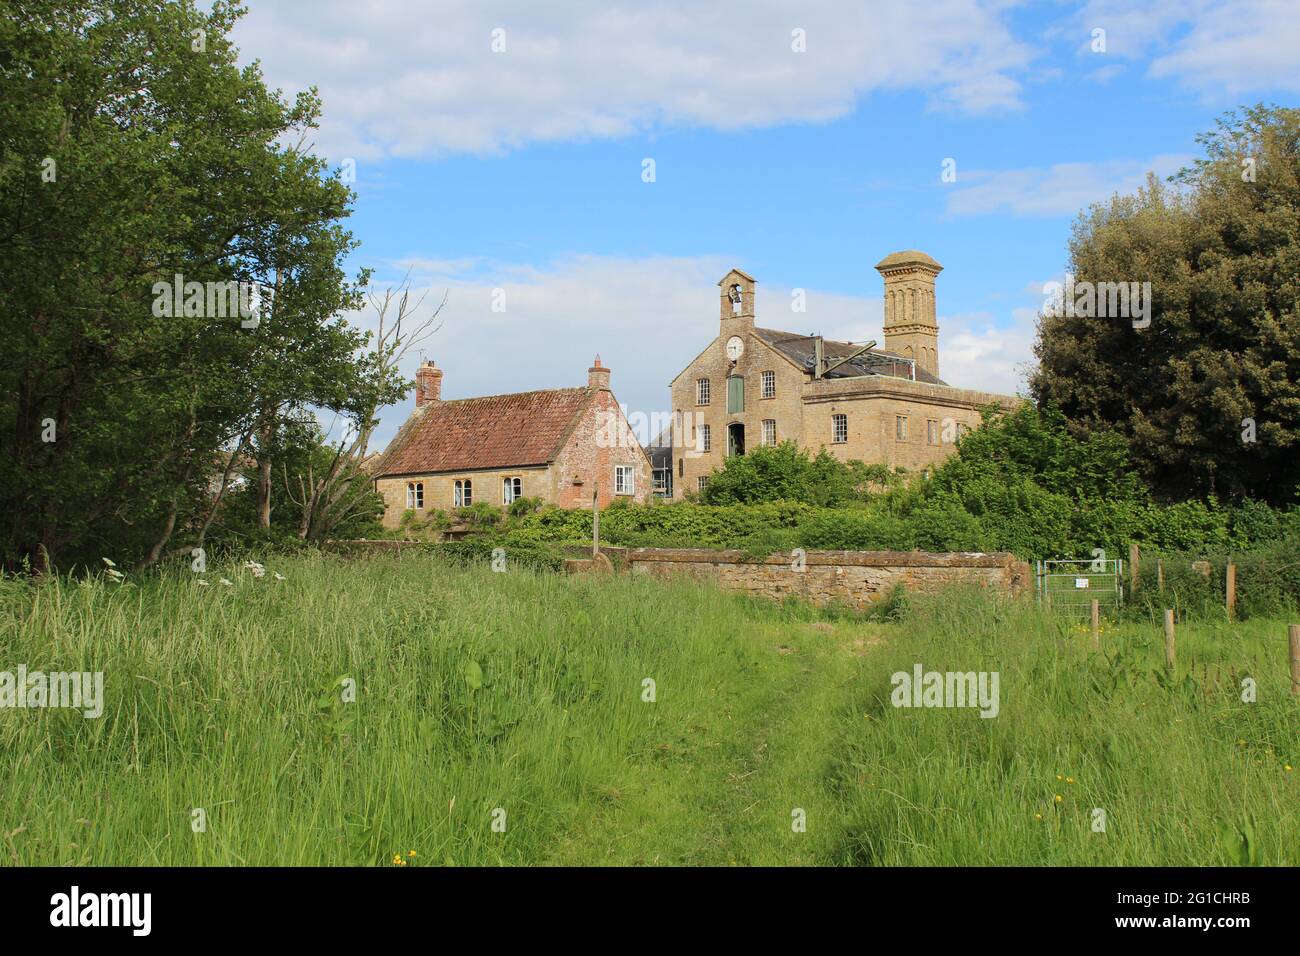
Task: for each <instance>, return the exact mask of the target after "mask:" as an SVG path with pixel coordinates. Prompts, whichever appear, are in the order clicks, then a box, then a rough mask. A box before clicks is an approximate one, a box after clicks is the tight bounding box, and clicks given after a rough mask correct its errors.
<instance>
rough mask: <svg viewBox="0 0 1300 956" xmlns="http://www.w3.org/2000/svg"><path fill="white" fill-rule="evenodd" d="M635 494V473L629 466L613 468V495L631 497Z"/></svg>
mask: <svg viewBox="0 0 1300 956" xmlns="http://www.w3.org/2000/svg"><path fill="white" fill-rule="evenodd" d="M635 493H636V473H635V472H634V471H633V470H632V466H631V465H615V466H614V494H616V495H631V494H635Z"/></svg>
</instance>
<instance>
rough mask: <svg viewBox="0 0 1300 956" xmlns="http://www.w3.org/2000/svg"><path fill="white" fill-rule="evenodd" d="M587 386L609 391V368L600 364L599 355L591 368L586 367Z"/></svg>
mask: <svg viewBox="0 0 1300 956" xmlns="http://www.w3.org/2000/svg"><path fill="white" fill-rule="evenodd" d="M587 387H588V388H591V389H604V390H605V391H607V392H608V391H609V369H607V368H605V367H604V366H603V365H601V364H600V356H599V355H597V356H596V361H595V362H594V363H593V364H592V366H591V368H589V369H587Z"/></svg>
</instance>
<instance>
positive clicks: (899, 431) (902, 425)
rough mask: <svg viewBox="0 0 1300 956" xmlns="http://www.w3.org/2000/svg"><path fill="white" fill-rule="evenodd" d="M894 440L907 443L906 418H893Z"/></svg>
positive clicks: (902, 416) (897, 416)
mask: <svg viewBox="0 0 1300 956" xmlns="http://www.w3.org/2000/svg"><path fill="white" fill-rule="evenodd" d="M894 440H895V441H907V416H906V415H895V416H894Z"/></svg>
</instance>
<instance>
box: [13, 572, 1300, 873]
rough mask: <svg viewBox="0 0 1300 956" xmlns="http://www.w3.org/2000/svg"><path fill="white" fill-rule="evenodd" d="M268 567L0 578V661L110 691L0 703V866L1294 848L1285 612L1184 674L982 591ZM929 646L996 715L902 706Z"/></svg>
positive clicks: (1203, 647)
mask: <svg viewBox="0 0 1300 956" xmlns="http://www.w3.org/2000/svg"><path fill="white" fill-rule="evenodd" d="M267 561H268V567H269V568H271V570H272V571H276V572H283V579H282V580H280V579H275V578H273V577H272V576H271V575H268V576H267V577H266V578H263V579H260V580H258V579H254V578H253V577H252V576H251V575H249V574H248V573H247V572H244V571H241V570H240V569H239V568H238V567H227V568H221V569H214V571H213V572H212V573H211V574H210V576H209V577H210V579H211V580H209V582H208V583H207V584H206V585H200V584H199V583H198V580H197V579H196V578H195V577H194V576H193V575H189V574H187V573H173V574H170V575H163V576H161V577H152V578H144V579H142V580H141V581H140V582H138V583H136V582H129V586H120V585H116V584H111V583H108V582H106V581H103V580H96V581H90V582H82V583H78V582H68V581H48V580H47V581H42V582H25V581H13V580H0V671H6V670H7V671H12V670H14V669H15V668H16V667H17V666H18V665H20V664H21V665H24V666H26V667H27V669H28V670H29V671H31V670H35V669H44V670H47V671H54V670H66V671H74V670H75V671H91V672H95V671H102V672H103V673H104V675H105V680H104V696H105V700H104V701H103V715H102V717H99V718H96V719H84V718H83V717H82V716H81V714H80V713H78V712H75V711H72V710H69V709H53V708H46V709H25V710H15V709H5V710H3V711H0V864H4V863H14V864H24V865H59V864H65V863H80V864H97V865H128V866H129V865H138V864H160V865H199V864H205V865H239V864H248V865H277V864H286V865H294V864H298V865H317V864H319V865H338V864H347V865H356V864H369V865H392V861H393V859H394V857H395V856H397V855H399V854H400V856H399V859H400V860H401V862H403V863H406V862H407V861H408V860H409V861H412V862H411V863H409V864H408V865H425V864H435V865H436V864H454V865H494V864H508V865H529V864H538V863H552V864H565V865H569V864H587V865H593V864H596V865H599V864H639V865H675V864H678V865H680V864H697V865H700V864H703V865H721V866H728V865H807V864H844V863H856V864H874V865H926V864H931V865H935V864H937V865H951V864H962V863H965V864H1009V863H1030V864H1034V863H1037V864H1091V865H1132V864H1148V865H1170V864H1187V865H1223V864H1232V863H1250V862H1255V863H1265V864H1274V865H1278V864H1281V865H1294V864H1296V863H1297V862H1300V773H1296V772H1295V768H1296V767H1297V766H1300V734H1298V733H1297V728H1300V706H1298V704H1300V702H1297V701H1296V700H1295V699H1294V698H1292V697H1290V695H1289V694H1288V693H1287V680H1286V672H1285V626H1284V623H1283V622H1278V621H1268V620H1252V621H1247V622H1245V623H1243V624H1233V625H1228V624H1227V623H1226V622H1221V623H1199V624H1197V623H1192V622H1188V623H1186V624H1184V625H1182V626H1180V630H1179V662H1180V668H1179V672H1178V673H1177V674H1175V675H1173V677H1172V678H1171V677H1170V675H1168V674H1167V673H1166V672H1165V670H1164V668H1163V664H1162V655H1163V651H1162V637H1161V628H1160V626H1159V623H1158V622H1154V621H1152V622H1145V621H1131V622H1129V623H1126V624H1122V625H1120V626H1118V627H1115V628H1113V629H1111V630H1108V631H1107V633H1106V634H1105V635H1104V638H1103V640H1104V645H1105V653H1104V654H1101V655H1098V654H1095V653H1093V652H1092V651H1091V650H1090V642H1089V640H1088V636H1087V634H1086V633H1083V632H1077V631H1072V630H1070V628H1069V627H1063V626H1061V624H1060V622H1059V621H1057V620H1055V619H1052V618H1049V617H1046V616H1044V615H1043V614H1041V613H1039V612H1038V611H1037V610H1036V609H1035V608H1034V607H1033V606H1032V605H1029V604H1027V603H1017V602H1004V601H997V600H992V599H990V598H989V596H988V595H980V594H974V593H972V594H964V593H960V592H947V593H945V594H943V595H940V596H937V597H936V598H934V599H932V600H927V601H920V600H917V601H915V602H914V607H913V609H912V611H911V612H910V614H909V616H908V617H907V618H906V619H905V620H903V621H902V622H900V623H895V624H888V625H876V624H871V623H867V622H863V621H855V620H848V619H843V618H838V617H836V616H835V615H832V614H827V613H822V612H816V611H813V610H811V609H807V608H799V607H785V608H781V607H776V606H773V605H770V604H766V603H762V602H758V601H753V602H751V601H745V600H742V599H740V598H737V597H735V596H734V595H725V594H722V593H720V592H718V591H716V590H714V589H712V588H710V587H707V586H702V585H698V584H694V583H691V582H675V583H664V582H658V581H649V580H639V579H630V578H626V577H619V578H566V577H563V576H557V575H551V574H536V573H533V572H529V571H527V570H520V571H515V572H514V573H505V574H495V573H492V572H491V571H488V570H487V569H484V568H457V567H454V566H449V565H446V564H440V563H438V562H437V561H433V560H429V559H427V558H426V559H398V558H394V559H371V560H366V561H359V562H345V561H341V560H339V559H336V558H327V557H323V556H311V555H307V556H300V557H294V558H284V559H280V560H279V561H272V560H271V559H269V558H268V559H267ZM220 576H224V577H226V578H227V579H228V580H230V581H231V582H232V583H231V585H229V586H226V585H221V584H219V581H218V580H215V579H217V578H219V577H220ZM916 664H922V665H924V667H925V668H926V669H927V670H934V671H938V672H962V673H966V672H996V673H999V674H1000V675H1001V692H1000V694H1001V696H1000V709H999V712H998V714H997V716H996V718H994V719H983V718H981V717H980V716H979V714H978V713H977V712H975V711H974V710H972V709H970V708H964V709H963V708H937V709H899V708H895V707H892V706H891V703H890V698H891V675H892V674H893V673H895V672H898V671H903V672H907V673H910V672H911V670H912V668H913V667H914V666H915V665H916ZM1245 678H1249V679H1250V680H1251V681H1252V682H1254V683H1255V684H1256V685H1257V686H1256V691H1257V693H1256V694H1255V696H1254V697H1252V699H1251V700H1250V701H1246V700H1244V699H1243V693H1242V686H1241V683H1242V681H1243V679H1245ZM650 689H653V701H651V700H650V699H649V698H650V696H651V695H650V693H649V690H650ZM348 691H351V692H352V693H351V696H350V697H349V696H348V695H347V692H348ZM1097 810H1103V811H1104V812H1105V818H1106V828H1105V830H1102V831H1099V830H1096V829H1094V826H1093V824H1094V822H1095V819H1096V811H1097ZM196 811H202V816H203V819H204V821H205V825H204V827H203V828H198V827H196V826H195V819H196V818H195V813H196ZM795 811H800V812H801V813H802V821H803V822H804V823H805V827H804V828H803V830H802V831H800V830H799V829H798V828H796V827H795V826H793V824H795V823H796V822H797V820H796V817H795V815H794V814H795ZM498 824H499V825H498ZM412 852H414V853H415V854H416V855H415V856H413V857H412V856H409V854H410V853H412Z"/></svg>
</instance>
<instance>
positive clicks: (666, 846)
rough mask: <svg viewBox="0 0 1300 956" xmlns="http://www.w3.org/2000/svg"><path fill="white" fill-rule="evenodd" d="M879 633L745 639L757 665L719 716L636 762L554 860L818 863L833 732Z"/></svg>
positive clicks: (723, 688) (841, 631) (722, 689)
mask: <svg viewBox="0 0 1300 956" xmlns="http://www.w3.org/2000/svg"><path fill="white" fill-rule="evenodd" d="M876 631H878V628H872V627H870V626H868V625H852V624H839V625H831V624H828V623H821V622H817V623H805V622H792V623H784V624H774V623H765V624H763V625H762V626H760V627H757V628H754V629H753V630H752V631H751V632H750V633H748V634H747V635H746V636H745V637H744V638H743V639H744V641H745V643H746V645H747V647H748V650H749V653H750V654H751V655H752V661H750V662H749V663H748V664H747V666H745V667H744V668H743V669H742V670H741V672H740V673H739V674H738V675H737V679H736V680H735V681H734V682H728V683H727V684H726V685H719V686H718V687H717V688H715V689H714V690H715V694H716V696H715V697H714V703H715V704H716V707H715V708H713V709H712V712H711V713H709V714H700V715H699V717H700V719H699V721H698V722H696V723H693V724H692V726H691V727H690V735H689V736H688V737H687V738H686V739H685V740H684V741H682V742H680V743H679V744H677V745H674V744H672V743H668V742H663V743H661V744H659V745H658V749H659V754H658V755H656V756H662V757H663V759H655V758H654V757H651V758H650V759H644V760H634V761H631V762H630V763H629V766H628V767H627V770H626V774H625V776H624V777H623V779H622V780H621V781H620V785H619V787H618V794H617V798H616V799H613V800H611V801H609V802H608V803H607V804H606V805H604V806H603V807H602V808H601V810H600V811H599V812H598V813H595V814H593V815H591V816H589V817H587V818H585V819H583V820H581V821H577V822H575V825H574V826H573V828H572V829H571V830H570V831H569V832H568V833H567V834H566V836H565V838H564V840H563V841H562V843H561V845H560V846H559V847H557V849H556V852H555V853H554V854H553V855H552V856H551V857H550V859H549V860H548V862H552V863H557V864H571V863H590V862H601V863H612V864H696V865H712V866H727V865H778V866H780V865H784V866H789V865H803V864H813V863H817V862H821V861H822V860H823V858H824V856H825V854H826V853H827V852H828V848H829V838H830V835H831V833H833V832H834V827H833V826H832V821H834V820H835V816H836V809H835V807H834V804H833V802H832V801H831V800H830V798H829V795H828V793H827V791H826V787H825V784H826V780H827V777H828V773H829V769H830V764H831V758H832V754H831V753H830V751H829V748H830V747H831V746H832V744H833V742H834V741H833V738H832V736H831V735H828V734H827V732H826V730H827V727H828V726H830V725H831V724H832V723H833V722H834V721H835V720H836V718H837V711H839V710H842V709H843V707H844V701H845V699H846V696H847V688H848V685H849V684H851V683H852V680H853V676H854V673H855V671H856V667H857V664H858V661H859V658H860V655H861V654H862V653H864V650H865V649H867V647H868V642H873V643H874V641H876V640H878V638H875V637H874V634H875V632H876ZM855 645H856V646H855ZM796 810H798V811H801V813H802V815H803V824H804V825H803V827H802V829H801V830H800V831H796V829H795V817H794V812H795V811H796Z"/></svg>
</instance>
